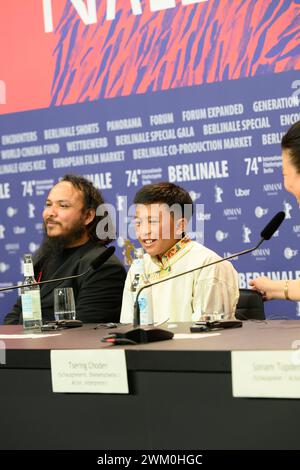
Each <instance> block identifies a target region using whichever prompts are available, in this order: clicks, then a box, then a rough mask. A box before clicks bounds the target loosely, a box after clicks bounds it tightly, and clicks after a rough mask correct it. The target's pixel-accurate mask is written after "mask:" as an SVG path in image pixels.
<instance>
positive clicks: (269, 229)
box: [122, 211, 285, 343]
mask: <svg viewBox="0 0 300 470" xmlns="http://www.w3.org/2000/svg"><path fill="white" fill-rule="evenodd" d="M284 218H285V213H284V212H283V211H280V212H278V213H277V214H276V215H275V216H274V217H273V218H272V219H271V220H270V222H269V223H268V224H267V225H266V226H265V228H264V229H263V230H262V231H261V233H260V236H261V239H260V241H259V242H258V243H257V244H256V245H255V246H254V247H252V248H248V249H247V250H243V251H239V252H238V253H233V254H232V255H229V256H226V257H225V258H220V259H218V260H215V261H212V262H211V263H207V264H204V265H203V266H198V267H197V268H194V269H190V270H189V271H185V272H183V273H179V274H176V275H175V276H172V277H167V278H165V279H161V280H160V281H157V282H153V283H151V284H146V285H145V286H143V287H141V289H140V290H139V291H138V293H137V296H136V299H135V303H134V321H133V326H134V329H133V330H131V331H129V332H127V333H123V334H122V337H123V338H128V339H129V340H134V341H135V343H149V342H152V341H162V340H165V339H171V338H173V336H174V334H173V333H171V332H170V331H166V330H162V329H159V328H154V329H151V330H143V329H142V328H136V327H137V326H139V325H140V307H139V303H138V300H139V296H140V294H141V292H142V291H143V290H144V289H147V288H148V287H151V286H155V285H156V284H161V283H162V282H166V281H169V280H172V279H176V278H177V277H179V276H183V275H184V274H189V273H192V272H194V271H198V270H199V269H203V268H207V267H209V266H212V265H214V264H218V263H221V262H223V261H227V260H229V259H232V258H235V257H236V256H241V255H245V254H246V253H251V252H252V251H254V250H257V248H258V247H259V246H260V245H261V244H262V243H263V242H264V241H265V240H270V238H271V237H272V236H273V235H274V233H275V232H276V230H278V228H279V226H280V225H281V223H282V222H283V220H284ZM224 323H225V322H224ZM231 323H232V322H231Z"/></svg>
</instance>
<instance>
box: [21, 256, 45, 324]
mask: <svg viewBox="0 0 300 470" xmlns="http://www.w3.org/2000/svg"><path fill="white" fill-rule="evenodd" d="M24 284H30V285H29V286H27V287H22V288H21V303H22V314H23V326H24V328H25V329H41V326H42V309H41V294H40V286H39V285H38V284H36V283H35V279H34V271H33V262H32V257H31V254H26V255H24Z"/></svg>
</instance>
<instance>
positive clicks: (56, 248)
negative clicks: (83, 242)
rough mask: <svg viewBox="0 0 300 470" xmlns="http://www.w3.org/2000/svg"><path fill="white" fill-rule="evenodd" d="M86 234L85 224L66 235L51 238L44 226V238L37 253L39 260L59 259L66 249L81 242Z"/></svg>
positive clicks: (79, 225) (80, 224)
mask: <svg viewBox="0 0 300 470" xmlns="http://www.w3.org/2000/svg"><path fill="white" fill-rule="evenodd" d="M85 232H86V226H85V225H84V224H83V223H79V224H78V225H77V226H76V227H75V228H73V229H72V230H71V231H69V232H68V233H66V234H64V235H58V236H56V237H49V235H48V234H47V231H46V227H45V224H44V236H43V241H42V244H41V246H40V248H39V249H38V252H37V255H38V258H48V257H51V258H52V257H55V258H57V257H59V256H60V255H61V254H62V252H63V251H64V250H65V249H66V248H68V247H71V246H72V245H73V244H74V242H77V241H78V240H80V239H81V238H82V236H83V235H84V234H85ZM51 258H50V260H51Z"/></svg>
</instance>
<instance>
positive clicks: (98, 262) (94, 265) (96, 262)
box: [0, 246, 115, 292]
mask: <svg viewBox="0 0 300 470" xmlns="http://www.w3.org/2000/svg"><path fill="white" fill-rule="evenodd" d="M114 252H115V247H114V246H110V247H108V248H106V250H105V251H103V253H101V254H100V255H99V256H97V258H95V259H94V260H93V261H92V262H91V264H90V266H89V268H88V269H87V270H86V271H85V272H84V273H81V274H75V275H73V276H67V277H59V278H56V279H49V280H47V281H39V282H35V283H34V284H38V285H43V284H49V283H50V282H60V281H67V280H68V279H76V278H78V277H81V276H85V275H86V274H88V273H89V272H90V271H97V269H98V268H100V266H102V264H104V263H105V261H107V260H108V258H110V257H111V256H112V254H113V253H114ZM30 286H32V284H19V285H17V286H10V287H2V288H1V289H0V292H3V291H5V290H11V289H20V288H21V287H30Z"/></svg>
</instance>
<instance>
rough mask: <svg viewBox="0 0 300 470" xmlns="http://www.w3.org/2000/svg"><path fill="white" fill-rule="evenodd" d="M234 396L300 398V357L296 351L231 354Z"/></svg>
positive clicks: (235, 352) (237, 352)
mask: <svg viewBox="0 0 300 470" xmlns="http://www.w3.org/2000/svg"><path fill="white" fill-rule="evenodd" d="M231 371H232V391H233V396H234V397H261V398H300V357H299V350H294V351H232V353H231Z"/></svg>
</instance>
